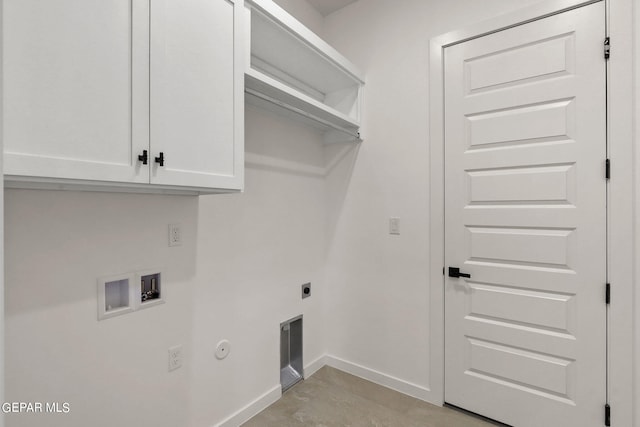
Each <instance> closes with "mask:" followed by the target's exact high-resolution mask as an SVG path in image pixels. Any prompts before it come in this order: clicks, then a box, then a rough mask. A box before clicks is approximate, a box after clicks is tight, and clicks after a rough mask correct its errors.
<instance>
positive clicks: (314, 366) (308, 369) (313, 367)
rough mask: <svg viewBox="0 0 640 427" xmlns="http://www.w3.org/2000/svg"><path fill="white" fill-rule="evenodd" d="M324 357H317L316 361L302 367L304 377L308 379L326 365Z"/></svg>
mask: <svg viewBox="0 0 640 427" xmlns="http://www.w3.org/2000/svg"><path fill="white" fill-rule="evenodd" d="M325 359H326V356H324V355H323V356H320V357H318V358H317V359H316V360H314V361H313V362H311V363H309V364H308V365H307V366H305V367H304V377H305V379H306V378H309V377H310V376H311V375H313V374H315V373H316V372H318V370H319V369H320V368H322V367H323V366H324V365H326V364H327V362H326V360H325Z"/></svg>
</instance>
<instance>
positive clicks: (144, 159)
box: [138, 150, 149, 165]
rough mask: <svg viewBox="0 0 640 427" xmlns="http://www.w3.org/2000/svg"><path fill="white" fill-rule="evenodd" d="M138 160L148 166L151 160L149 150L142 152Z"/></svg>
mask: <svg viewBox="0 0 640 427" xmlns="http://www.w3.org/2000/svg"><path fill="white" fill-rule="evenodd" d="M138 160H139V161H141V162H142V164H143V165H146V164H147V161H148V160H149V153H148V152H147V150H142V154H139V155H138Z"/></svg>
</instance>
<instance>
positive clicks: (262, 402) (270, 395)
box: [214, 384, 282, 427]
mask: <svg viewBox="0 0 640 427" xmlns="http://www.w3.org/2000/svg"><path fill="white" fill-rule="evenodd" d="M281 396H282V388H281V387H280V384H278V385H277V386H275V387H274V388H272V389H271V390H269V391H267V392H266V393H265V394H263V395H262V396H260V397H258V398H257V399H256V400H254V401H253V402H251V403H249V404H248V405H246V406H245V407H244V408H242V409H240V410H239V411H236V412H235V413H234V414H232V415H230V416H229V417H227V418H225V419H224V420H223V421H221V422H219V423H218V424H216V425H215V426H214V427H238V426H240V425H242V424H244V423H246V422H247V421H249V420H250V419H251V418H252V417H253V416H254V415H257V414H258V413H260V412H261V411H262V410H263V409H265V408H266V407H267V406H269V405H271V404H272V403H274V402H276V401H277V400H278V399H280V397H281Z"/></svg>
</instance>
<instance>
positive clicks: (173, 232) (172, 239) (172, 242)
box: [169, 224, 182, 246]
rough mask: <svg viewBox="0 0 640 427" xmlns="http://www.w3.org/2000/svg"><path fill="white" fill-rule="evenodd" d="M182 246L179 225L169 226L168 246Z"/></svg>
mask: <svg viewBox="0 0 640 427" xmlns="http://www.w3.org/2000/svg"><path fill="white" fill-rule="evenodd" d="M180 245H182V230H181V228H180V224H169V246H180Z"/></svg>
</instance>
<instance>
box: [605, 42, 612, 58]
mask: <svg viewBox="0 0 640 427" xmlns="http://www.w3.org/2000/svg"><path fill="white" fill-rule="evenodd" d="M610 56H611V39H610V38H609V37H605V38H604V59H609V57H610Z"/></svg>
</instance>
